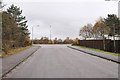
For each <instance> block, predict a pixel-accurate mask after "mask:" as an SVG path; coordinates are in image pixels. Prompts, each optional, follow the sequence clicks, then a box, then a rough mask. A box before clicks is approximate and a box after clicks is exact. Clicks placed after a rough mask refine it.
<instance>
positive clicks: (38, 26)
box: [32, 25, 39, 45]
mask: <svg viewBox="0 0 120 80" xmlns="http://www.w3.org/2000/svg"><path fill="white" fill-rule="evenodd" d="M34 27H35V26H33V27H32V45H33V31H34V30H33V28H34ZM36 27H39V25H37V26H36Z"/></svg>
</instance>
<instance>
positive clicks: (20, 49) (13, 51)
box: [2, 46, 31, 58]
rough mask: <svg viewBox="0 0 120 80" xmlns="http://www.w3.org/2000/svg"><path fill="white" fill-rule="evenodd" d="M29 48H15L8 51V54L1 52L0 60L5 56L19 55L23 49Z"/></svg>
mask: <svg viewBox="0 0 120 80" xmlns="http://www.w3.org/2000/svg"><path fill="white" fill-rule="evenodd" d="M30 47H31V46H27V47H20V48H15V49H10V51H9V52H8V54H5V53H4V52H2V58H5V57H7V56H10V55H13V54H16V53H19V52H21V51H23V50H25V49H28V48H30Z"/></svg>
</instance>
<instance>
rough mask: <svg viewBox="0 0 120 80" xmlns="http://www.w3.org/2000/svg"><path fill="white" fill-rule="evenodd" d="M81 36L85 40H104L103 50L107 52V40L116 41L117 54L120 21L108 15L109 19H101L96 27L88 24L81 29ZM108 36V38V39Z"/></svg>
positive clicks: (112, 15) (114, 44) (114, 16)
mask: <svg viewBox="0 0 120 80" xmlns="http://www.w3.org/2000/svg"><path fill="white" fill-rule="evenodd" d="M79 36H82V37H83V38H84V40H86V39H88V40H89V39H90V38H91V39H93V40H95V39H102V40H103V48H104V50H106V46H107V45H105V44H106V42H105V39H112V40H114V43H113V45H111V46H114V52H116V48H118V46H117V47H116V39H115V38H119V37H120V20H119V18H118V17H117V16H116V15H114V14H108V16H107V18H100V19H99V20H98V21H97V22H96V23H95V24H94V26H92V24H87V25H85V26H84V27H82V28H81V29H80V32H79ZM106 36H107V37H106ZM98 46H99V45H98Z"/></svg>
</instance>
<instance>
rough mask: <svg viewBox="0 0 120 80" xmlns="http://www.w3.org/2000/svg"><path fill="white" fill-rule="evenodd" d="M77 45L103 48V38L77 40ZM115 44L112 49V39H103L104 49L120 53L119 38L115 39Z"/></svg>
mask: <svg viewBox="0 0 120 80" xmlns="http://www.w3.org/2000/svg"><path fill="white" fill-rule="evenodd" d="M78 43H79V44H78V45H80V46H85V47H89V48H94V49H100V50H104V44H103V40H79V41H78ZM115 43H116V46H115V49H114V41H113V40H109V39H106V40H105V51H110V52H117V53H120V40H116V41H115Z"/></svg>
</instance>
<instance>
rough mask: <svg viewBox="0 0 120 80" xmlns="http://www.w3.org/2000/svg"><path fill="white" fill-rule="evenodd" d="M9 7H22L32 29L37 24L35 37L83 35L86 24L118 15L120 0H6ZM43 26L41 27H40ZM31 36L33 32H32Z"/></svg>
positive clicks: (74, 36) (72, 37)
mask: <svg viewBox="0 0 120 80" xmlns="http://www.w3.org/2000/svg"><path fill="white" fill-rule="evenodd" d="M3 2H4V4H6V8H7V7H9V6H10V5H11V4H14V5H16V6H18V7H20V8H21V9H22V10H23V15H24V16H26V19H27V20H28V26H29V27H28V29H29V31H30V32H31V31H32V30H31V29H32V27H33V26H34V38H37V39H40V38H41V37H42V36H43V37H45V36H46V37H49V36H50V25H51V26H52V27H51V30H52V39H54V38H55V37H58V38H61V39H65V38H66V37H70V38H71V39H75V38H76V37H78V38H80V37H79V30H80V28H81V27H83V26H84V25H86V24H88V23H91V24H93V25H94V23H95V22H96V21H97V20H98V19H99V17H104V18H105V17H107V14H116V15H117V14H118V2H116V1H104V0H4V1H3ZM36 25H40V27H36ZM30 36H31V35H30Z"/></svg>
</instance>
